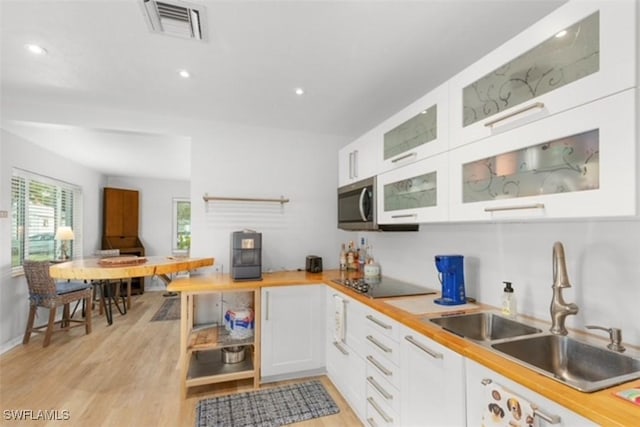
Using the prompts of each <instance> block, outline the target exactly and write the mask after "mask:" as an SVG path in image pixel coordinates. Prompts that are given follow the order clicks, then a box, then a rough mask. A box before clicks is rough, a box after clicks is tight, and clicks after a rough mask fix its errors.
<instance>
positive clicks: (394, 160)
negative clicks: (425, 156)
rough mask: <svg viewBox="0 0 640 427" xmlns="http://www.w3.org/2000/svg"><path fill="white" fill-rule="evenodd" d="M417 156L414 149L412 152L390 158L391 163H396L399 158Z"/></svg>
mask: <svg viewBox="0 0 640 427" xmlns="http://www.w3.org/2000/svg"><path fill="white" fill-rule="evenodd" d="M417 156H418V153H416V152H415V151H414V152H413V153H409V154H405V155H404V156H400V157H396V158H395V159H392V160H391V163H396V162H399V161H401V160H404V159H408V158H409V157H417Z"/></svg>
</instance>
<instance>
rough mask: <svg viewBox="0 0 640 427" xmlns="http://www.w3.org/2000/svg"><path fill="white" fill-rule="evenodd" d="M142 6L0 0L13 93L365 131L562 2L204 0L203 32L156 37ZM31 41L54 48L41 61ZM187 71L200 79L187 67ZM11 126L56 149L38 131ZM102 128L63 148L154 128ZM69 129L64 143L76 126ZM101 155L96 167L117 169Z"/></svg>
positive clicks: (6, 71)
mask: <svg viewBox="0 0 640 427" xmlns="http://www.w3.org/2000/svg"><path fill="white" fill-rule="evenodd" d="M141 2H142V0H78V1H71V0H38V1H35V0H0V7H1V9H0V13H1V15H2V16H1V30H0V37H1V50H0V54H1V58H0V59H1V69H0V75H1V84H2V86H1V90H2V96H3V98H5V99H9V100H10V99H12V98H13V99H21V100H25V99H28V100H35V101H37V100H40V101H46V102H52V101H55V102H58V103H62V104H70V105H80V106H95V107H101V108H113V109H120V110H123V109H124V110H134V111H143V112H145V113H151V114H159V115H163V116H168V117H189V118H196V119H204V120H216V121H228V122H237V123H242V124H247V125H257V126H267V127H275V128H283V129H292V130H301V131H308V132H314V133H327V134H335V135H344V136H348V137H357V136H358V135H360V134H362V133H364V132H365V131H367V130H368V129H370V128H371V127H373V126H374V125H375V124H376V123H379V122H380V121H382V120H384V119H385V118H387V117H389V116H390V115H392V114H393V113H395V112H396V111H398V110H400V109H402V108H403V107H404V106H406V105H408V104H410V103H411V102H412V101H414V100H415V99H417V98H419V97H421V96H422V95H424V94H425V93H427V92H428V91H429V90H431V89H432V88H434V87H435V86H437V85H439V84H440V83H442V82H444V81H445V80H447V79H448V78H449V77H451V76H452V75H454V74H456V73H457V72H459V71H460V70H462V69H463V68H465V67H466V66H468V65H470V64H471V63H473V62H474V61H475V60H477V59H479V58H480V57H482V56H483V55H484V54H486V53H487V52H489V51H491V50H492V49H494V48H495V47H497V46H498V45H500V44H501V43H503V42H504V41H506V40H508V39H509V38H510V37H512V36H513V35H515V34H517V33H518V32H520V31H521V30H523V29H524V28H526V27H528V26H529V25H531V24H532V23H534V22H535V21H537V20H539V19H540V18H541V17H542V16H544V15H546V14H548V13H549V12H550V11H552V10H553V9H555V8H557V7H558V6H559V5H560V4H562V3H563V2H564V0H448V1H447V0H422V1H401V0H387V1H357V0H353V1H329V0H325V1H303V0H297V1H270V0H256V1H240V0H235V1H212V0H194V2H195V3H199V4H204V5H205V6H206V11H207V20H208V29H209V31H208V39H209V40H208V41H207V42H198V41H191V40H184V39H180V38H176V37H170V36H163V35H158V34H153V33H151V32H150V31H149V29H148V27H147V25H146V23H145V18H144V16H143V12H142V11H143V7H142V5H141ZM26 43H37V44H40V45H42V46H43V47H45V48H46V49H47V50H48V54H47V55H46V56H44V57H34V56H33V55H32V54H30V53H29V52H27V51H26V50H25V49H24V45H25V44H26ZM183 68H186V69H188V70H189V71H190V72H191V74H192V77H191V78H190V79H187V80H185V79H181V78H179V77H178V76H177V71H178V70H179V69H183ZM296 87H303V88H304V89H305V92H306V93H305V94H304V95H303V96H296V95H295V94H294V89H295V88H296ZM10 106H11V104H10V102H5V103H4V105H3V107H4V109H5V110H10ZM5 113H8V114H6V115H7V116H8V117H10V116H11V114H10V111H5ZM3 126H4V127H11V131H12V132H21V133H22V135H21V136H27V135H29V137H30V138H32V139H33V138H35V139H33V140H34V142H36V143H38V142H39V141H41V142H40V143H42V144H43V145H46V146H47V147H50V144H48V143H45V142H44V141H43V138H42V134H43V129H42V128H39V129H37V130H35V131H34V130H25V129H29V128H30V127H33V126H31V124H29V123H20V124H16V123H12V124H10V125H8V124H7V122H6V120H5V121H4V122H3ZM49 131H51V132H53V131H58V132H60V131H61V130H60V129H57V130H54V129H53V128H51V129H49ZM96 131H97V132H95V139H94V138H93V136H94V135H93V134H92V132H91V129H81V130H80V131H78V132H76V133H77V134H79V135H81V136H82V138H83V145H82V146H79V145H78V146H76V149H71V148H69V149H68V150H66V151H69V153H67V154H64V155H66V156H70V157H73V156H74V155H75V156H78V158H75V160H77V161H80V162H87V161H88V160H87V159H88V158H89V157H91V156H87V155H86V154H85V155H82V154H78V153H81V152H83V151H84V152H86V151H90V150H92V149H99V148H100V147H102V149H103V152H104V156H103V157H102V159H103V160H104V164H105V165H108V164H109V163H113V162H112V161H110V160H111V159H110V156H116V155H118V152H119V150H116V148H117V147H116V146H117V145H124V146H125V148H126V149H127V150H130V149H131V146H132V145H135V144H143V143H145V142H143V141H146V143H150V139H149V138H152V137H153V135H143V136H142V135H139V134H138V135H135V134H132V135H130V136H131V139H130V143H129V144H112V145H113V147H112V149H111V150H107V151H104V147H103V146H104V145H105V144H109V142H108V141H109V140H110V138H106V137H105V136H106V135H108V134H110V133H111V132H113V133H115V134H117V138H118V140H120V139H121V138H123V137H125V136H127V135H126V134H125V133H123V132H121V131H119V130H117V129H116V130H110V129H98V130H96ZM64 132H65V136H66V139H65V140H64V141H62V140H61V142H59V143H56V144H58V151H60V152H62V151H65V150H64V149H63V150H60V146H61V145H63V144H65V141H70V139H69V138H71V136H72V134H74V132H71V131H69V129H66V130H64ZM36 134H38V135H40V136H39V137H38V136H36ZM155 136H157V137H158V138H161V139H162V141H163V142H162V143H163V144H164V143H166V141H167V138H169V136H163V135H155ZM110 137H111V136H110ZM163 138H164V139H163ZM105 141H106V142H105ZM69 144H71V143H69ZM175 144H176V147H179V146H180V144H188V141H185V140H184V139H180V138H179V139H178V140H177V141H175ZM168 145H171V144H168ZM169 151H170V150H167V152H169ZM74 153H75V154H74ZM94 157H95V156H94ZM126 157H128V158H131V156H126ZM120 158H121V159H122V156H120ZM105 165H100V164H98V163H97V160H96V159H93V163H92V164H91V165H90V166H91V167H94V168H96V169H98V170H101V171H103V172H105V173H108V174H113V173H117V171H113V170H110V169H109V168H108V167H107V166H105ZM129 167H130V166H129ZM136 168H137V169H138V170H139V173H140V174H141V175H147V176H153V172H151V171H142V170H141V165H139V164H137V165H136ZM186 169H187V170H186V171H185V172H183V173H182V174H183V175H184V174H185V173H186V175H184V178H188V176H189V175H188V161H187V165H186ZM125 170H126V169H125ZM129 170H131V169H129ZM156 173H157V172H156ZM179 174H180V173H178V175H179Z"/></svg>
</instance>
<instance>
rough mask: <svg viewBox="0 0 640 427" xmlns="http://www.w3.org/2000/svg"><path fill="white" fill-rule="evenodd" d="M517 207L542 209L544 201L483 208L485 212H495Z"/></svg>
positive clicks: (513, 209)
mask: <svg viewBox="0 0 640 427" xmlns="http://www.w3.org/2000/svg"><path fill="white" fill-rule="evenodd" d="M518 209H544V203H534V204H532V205H519V206H501V207H495V208H484V211H485V212H497V211H515V210H518Z"/></svg>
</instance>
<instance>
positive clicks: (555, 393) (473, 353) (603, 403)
mask: <svg viewBox="0 0 640 427" xmlns="http://www.w3.org/2000/svg"><path fill="white" fill-rule="evenodd" d="M339 277H340V272H339V271H326V272H324V273H307V272H304V271H291V272H276V273H266V274H264V275H263V280H261V281H249V282H233V281H232V280H231V278H230V277H229V276H228V275H217V276H194V277H189V278H181V279H178V280H175V281H173V282H172V283H171V284H170V285H169V287H168V290H169V291H174V292H180V293H181V301H182V303H181V307H182V317H181V343H180V349H181V350H180V351H181V353H180V358H181V366H182V367H183V370H182V375H183V377H182V378H183V380H186V375H187V369H188V357H189V355H190V352H191V351H190V349H189V339H190V337H191V336H192V326H193V324H192V323H193V310H194V304H193V302H194V297H195V296H197V295H199V294H207V293H216V292H239V291H243V292H253V293H254V304H255V306H254V310H255V318H256V324H255V337H254V341H253V344H254V366H253V369H252V371H251V374H250V375H249V377H252V378H253V379H254V386H255V387H258V386H259V378H260V368H259V361H260V357H259V356H260V325H259V319H260V309H261V308H260V305H261V301H260V290H261V288H263V287H274V286H293V285H300V284H305V285H312V284H318V285H326V286H329V287H331V288H333V289H335V290H337V291H339V292H341V293H343V294H345V295H348V296H349V297H350V298H352V299H355V300H357V301H358V302H360V303H362V304H364V305H366V306H368V307H370V308H372V309H374V310H377V311H378V312H380V313H382V314H384V315H386V316H388V317H390V318H391V319H393V320H395V321H397V322H399V323H401V324H403V325H405V326H407V327H409V328H411V329H413V330H415V331H417V332H419V333H421V334H422V335H424V336H426V337H428V338H429V339H431V340H433V341H436V342H437V343H439V344H441V345H443V346H445V347H447V348H449V349H450V350H452V351H454V352H456V353H458V354H459V355H461V356H463V357H465V358H468V359H470V360H473V361H475V362H477V363H479V364H480V365H482V366H484V367H487V368H489V369H491V370H493V371H495V372H496V373H498V374H500V375H502V376H504V377H506V378H508V379H510V380H513V381H514V382H516V383H518V384H520V385H522V386H524V387H526V388H528V389H530V390H532V391H534V392H535V393H538V394H540V395H542V396H544V397H546V398H548V399H549V400H552V401H554V402H557V403H558V404H559V405H562V406H563V407H566V408H567V409H569V410H571V411H573V412H575V413H577V414H579V415H581V416H582V417H585V418H587V419H589V420H592V421H593V422H594V423H597V424H600V425H608V426H633V425H640V406H637V405H634V404H632V403H630V402H627V401H624V400H623V399H621V398H619V397H616V396H615V395H614V393H615V392H616V391H620V390H625V389H628V388H630V387H631V386H632V385H634V384H638V380H636V381H631V382H627V383H625V384H620V385H618V386H614V387H611V388H608V389H604V390H600V391H597V392H593V393H582V392H579V391H577V390H574V389H572V388H570V387H568V386H565V385H563V384H561V383H559V382H556V381H554V380H552V379H549V378H546V377H544V376H542V375H540V374H538V373H536V372H534V371H532V370H531V369H528V368H526V367H523V366H521V365H520V364H517V363H515V362H512V361H510V360H508V359H507V358H504V357H501V356H500V355H498V354H496V353H495V352H492V351H490V350H489V349H487V348H485V347H483V346H481V345H479V344H475V343H473V342H471V341H469V340H466V339H464V338H461V337H458V336H456V335H453V334H451V333H449V332H446V331H444V330H443V329H441V328H439V327H437V326H436V325H433V324H430V322H424V321H423V320H424V318H425V315H426V314H425V313H421V314H412V313H409V312H407V311H405V310H403V309H400V308H398V307H396V306H394V305H391V304H388V303H387V302H385V301H388V299H371V298H368V297H366V296H362V295H360V294H358V293H357V292H355V291H352V290H350V289H348V288H346V287H344V286H342V285H339V284H336V283H334V282H332V280H333V279H336V278H339ZM492 308H493V307H490V306H486V305H482V304H480V305H479V307H478V309H492ZM478 309H475V310H478ZM452 311H457V310H456V308H455V306H454V307H452ZM441 314H442V313H438V314H437V315H441ZM523 319H524V318H523ZM532 321H535V322H541V321H540V320H535V319H532ZM542 323H545V322H542ZM571 334H572V335H577V334H579V333H578V332H574V331H571ZM602 342H603V346H604V345H605V344H606V342H605V341H602ZM630 352H632V353H633V354H637V349H630ZM634 352H636V353H634ZM183 382H185V381H183ZM185 393H186V389H185Z"/></svg>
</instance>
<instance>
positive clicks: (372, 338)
mask: <svg viewBox="0 0 640 427" xmlns="http://www.w3.org/2000/svg"><path fill="white" fill-rule="evenodd" d="M367 340H369V342H372V343H373V344H374V345H375V346H376V347H378V348H379V349H380V350H382V351H384V352H385V353H391V352H392V351H393V350H392V349H390V348H389V347H387V346H386V345H384V344H382V343H381V342H380V341H378V340H377V339H375V338H374V337H373V336H372V335H367Z"/></svg>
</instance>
